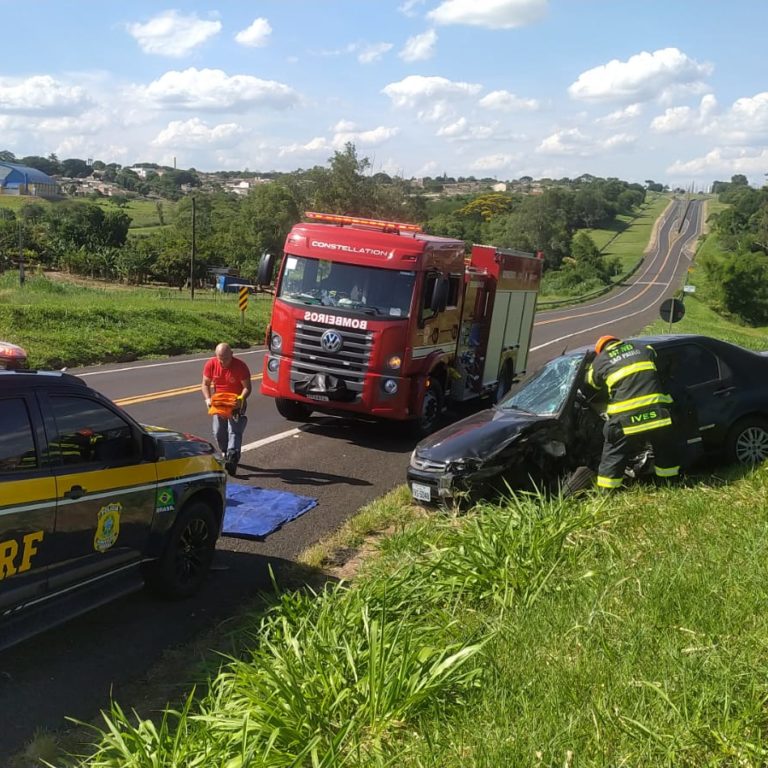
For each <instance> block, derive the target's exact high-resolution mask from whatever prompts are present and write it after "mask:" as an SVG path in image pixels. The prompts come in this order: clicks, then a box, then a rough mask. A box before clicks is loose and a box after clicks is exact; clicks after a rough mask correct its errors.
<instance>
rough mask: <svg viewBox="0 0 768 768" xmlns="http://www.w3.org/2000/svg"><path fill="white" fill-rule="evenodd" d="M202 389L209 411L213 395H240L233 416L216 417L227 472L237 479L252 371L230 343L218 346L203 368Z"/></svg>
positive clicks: (220, 446)
mask: <svg viewBox="0 0 768 768" xmlns="http://www.w3.org/2000/svg"><path fill="white" fill-rule="evenodd" d="M201 390H202V392H203V397H204V398H205V404H206V406H207V407H208V409H209V412H210V409H211V399H212V397H213V395H214V394H221V393H224V392H226V393H230V394H233V395H236V396H237V401H236V403H237V404H236V405H235V407H234V410H233V411H232V413H231V415H229V416H223V415H220V414H217V413H214V414H213V436H214V437H215V438H216V443H217V445H218V446H219V450H220V451H221V452H222V454H224V457H225V459H226V468H227V472H229V474H230V475H232V476H234V475H235V473H236V472H237V464H238V462H239V461H240V448H241V446H242V444H243V432H244V431H245V425H246V424H247V423H248V419H247V418H246V417H245V401H246V400H247V398H248V396H249V395H250V394H251V372H250V370H249V369H248V366H247V365H246V364H245V363H244V362H243V361H242V360H239V359H238V358H236V357H235V356H234V355H233V354H232V347H230V346H229V344H226V343H221V344H219V345H217V347H216V354H215V356H214V357H212V358H211V359H210V360H208V361H207V362H206V364H205V365H204V366H203V383H202V386H201Z"/></svg>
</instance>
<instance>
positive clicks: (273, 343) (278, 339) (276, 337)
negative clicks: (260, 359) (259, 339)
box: [269, 331, 283, 352]
mask: <svg viewBox="0 0 768 768" xmlns="http://www.w3.org/2000/svg"><path fill="white" fill-rule="evenodd" d="M269 348H270V349H271V350H272V351H273V352H279V351H280V350H281V349H282V348H283V337H282V336H281V335H280V334H279V333H275V332H274V331H273V332H272V336H271V338H270V339H269Z"/></svg>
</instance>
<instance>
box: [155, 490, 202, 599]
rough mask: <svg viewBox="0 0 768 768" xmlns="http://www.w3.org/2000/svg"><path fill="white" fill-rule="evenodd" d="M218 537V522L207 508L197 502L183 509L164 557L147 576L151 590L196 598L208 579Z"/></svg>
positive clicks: (172, 596) (200, 502) (174, 596)
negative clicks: (194, 595)
mask: <svg viewBox="0 0 768 768" xmlns="http://www.w3.org/2000/svg"><path fill="white" fill-rule="evenodd" d="M216 537H217V526H216V519H215V516H214V513H213V510H212V509H211V507H210V506H209V505H208V504H206V503H205V502H202V501H197V502H192V503H191V504H189V505H187V506H186V507H184V509H182V511H181V513H180V514H179V517H178V519H177V520H176V523H175V524H174V526H173V528H172V529H171V533H170V538H169V540H168V543H167V545H166V547H165V551H164V552H163V555H162V557H161V558H160V560H159V561H158V562H157V564H156V566H155V568H154V570H153V571H151V572H150V574H149V576H148V579H147V581H148V583H149V584H150V586H152V587H153V588H154V589H155V590H156V591H158V592H160V593H161V594H163V595H165V596H166V597H170V598H184V597H189V596H190V595H193V594H194V593H195V592H197V591H198V590H199V589H200V587H201V586H202V584H203V582H204V581H205V578H206V576H207V575H208V571H209V569H210V567H211V561H212V560H213V553H214V550H215V548H216Z"/></svg>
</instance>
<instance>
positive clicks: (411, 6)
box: [397, 0, 427, 16]
mask: <svg viewBox="0 0 768 768" xmlns="http://www.w3.org/2000/svg"><path fill="white" fill-rule="evenodd" d="M426 1H427V0H405V2H403V3H401V4H400V5H398V6H397V10H398V11H400V13H402V14H403V15H404V16H415V15H416V9H417V8H418V7H419V6H420V5H424V3H425V2H426Z"/></svg>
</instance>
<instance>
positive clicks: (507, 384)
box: [493, 360, 514, 404]
mask: <svg viewBox="0 0 768 768" xmlns="http://www.w3.org/2000/svg"><path fill="white" fill-rule="evenodd" d="M513 378H514V372H513V370H512V363H510V362H509V360H507V362H506V363H504V365H503V366H502V368H501V372H500V373H499V381H498V383H497V384H496V390H495V391H494V393H493V397H494V400H493V402H494V404H495V403H500V402H501V401H502V400H503V399H504V398H505V397H506V395H507V392H509V390H510V388H511V387H512V379H513Z"/></svg>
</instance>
